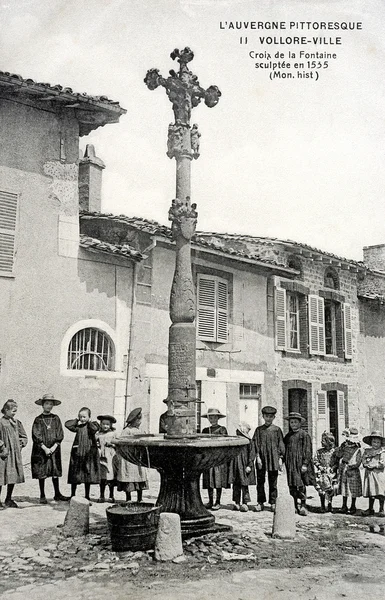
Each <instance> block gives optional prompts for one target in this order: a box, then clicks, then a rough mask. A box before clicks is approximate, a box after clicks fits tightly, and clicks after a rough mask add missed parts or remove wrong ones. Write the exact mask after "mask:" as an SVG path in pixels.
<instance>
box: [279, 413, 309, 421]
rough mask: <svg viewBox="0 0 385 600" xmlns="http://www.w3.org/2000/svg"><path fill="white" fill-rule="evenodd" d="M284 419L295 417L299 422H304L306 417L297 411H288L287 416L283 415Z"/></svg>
mask: <svg viewBox="0 0 385 600" xmlns="http://www.w3.org/2000/svg"><path fill="white" fill-rule="evenodd" d="M283 418H284V419H285V421H289V420H290V419H297V420H298V421H301V423H305V421H306V419H305V418H304V417H303V416H302V415H301V413H299V412H289V414H288V415H287V417H283Z"/></svg>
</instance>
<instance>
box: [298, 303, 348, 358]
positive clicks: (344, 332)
mask: <svg viewBox="0 0 385 600" xmlns="http://www.w3.org/2000/svg"><path fill="white" fill-rule="evenodd" d="M308 317H309V352H310V354H318V355H322V356H325V355H326V356H339V357H340V358H344V357H345V358H348V359H351V358H352V356H353V348H352V311H351V306H350V304H348V303H346V302H344V303H340V302H335V301H334V300H328V299H324V298H321V297H320V296H316V295H310V296H309V297H308Z"/></svg>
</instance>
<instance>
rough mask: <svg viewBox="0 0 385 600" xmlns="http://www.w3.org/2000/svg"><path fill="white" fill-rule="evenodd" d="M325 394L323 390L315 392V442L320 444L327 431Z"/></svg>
mask: <svg viewBox="0 0 385 600" xmlns="http://www.w3.org/2000/svg"><path fill="white" fill-rule="evenodd" d="M327 408H328V406H327V394H326V392H324V391H323V390H319V391H318V392H317V441H318V443H319V444H320V443H321V436H322V434H323V432H324V431H327V430H328V428H329V427H328V421H329V419H328V416H329V415H328V410H327Z"/></svg>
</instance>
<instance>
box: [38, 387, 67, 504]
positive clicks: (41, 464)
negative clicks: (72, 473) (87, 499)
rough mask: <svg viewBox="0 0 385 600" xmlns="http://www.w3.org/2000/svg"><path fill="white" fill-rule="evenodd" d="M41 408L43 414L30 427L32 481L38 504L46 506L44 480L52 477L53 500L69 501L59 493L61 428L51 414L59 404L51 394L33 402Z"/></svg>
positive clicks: (55, 417) (59, 422)
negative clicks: (36, 483)
mask: <svg viewBox="0 0 385 600" xmlns="http://www.w3.org/2000/svg"><path fill="white" fill-rule="evenodd" d="M35 404H37V405H38V406H41V407H42V408H43V412H42V413H41V414H40V415H39V416H37V417H36V419H35V420H34V422H33V425H32V441H33V446H32V455H31V471H32V479H38V480H39V487H40V504H47V498H46V497H45V480H46V479H47V478H48V477H52V483H53V488H54V493H55V495H54V500H56V501H66V500H69V498H67V497H66V496H63V494H62V493H61V492H60V488H59V477H61V476H62V463H61V451H60V444H61V442H62V440H63V437H64V433H63V427H62V424H61V421H60V418H59V417H58V415H53V414H52V412H51V411H52V409H53V407H54V406H59V404H61V402H60V400H57V399H56V398H54V396H53V395H52V394H45V395H44V396H43V397H42V398H39V399H38V400H36V401H35Z"/></svg>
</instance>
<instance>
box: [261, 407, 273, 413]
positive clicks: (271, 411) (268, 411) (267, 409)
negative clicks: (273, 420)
mask: <svg viewBox="0 0 385 600" xmlns="http://www.w3.org/2000/svg"><path fill="white" fill-rule="evenodd" d="M261 412H262V414H266V415H275V414H277V409H276V408H274V406H264V407H263V408H262V411H261Z"/></svg>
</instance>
